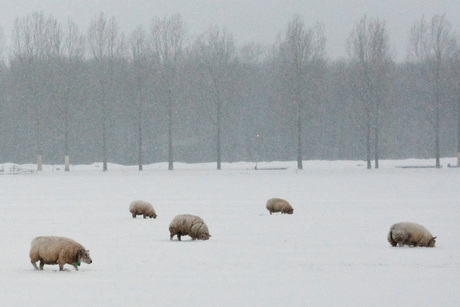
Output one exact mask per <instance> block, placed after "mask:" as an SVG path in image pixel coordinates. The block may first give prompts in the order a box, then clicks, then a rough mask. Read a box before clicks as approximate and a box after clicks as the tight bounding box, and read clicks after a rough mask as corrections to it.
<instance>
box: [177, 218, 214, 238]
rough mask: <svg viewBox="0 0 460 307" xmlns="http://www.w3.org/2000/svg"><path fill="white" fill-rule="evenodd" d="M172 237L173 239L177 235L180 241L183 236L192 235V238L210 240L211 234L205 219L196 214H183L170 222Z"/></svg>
mask: <svg viewBox="0 0 460 307" xmlns="http://www.w3.org/2000/svg"><path fill="white" fill-rule="evenodd" d="M169 233H170V234H171V237H170V239H171V240H172V239H173V237H174V236H175V235H177V239H178V240H179V241H180V237H181V236H187V235H188V236H190V237H192V240H195V239H198V240H208V239H209V237H211V235H210V234H209V230H208V226H206V224H205V223H204V221H203V220H202V219H201V218H200V217H198V216H195V215H190V214H182V215H177V216H176V217H174V218H173V220H172V221H171V223H170V224H169Z"/></svg>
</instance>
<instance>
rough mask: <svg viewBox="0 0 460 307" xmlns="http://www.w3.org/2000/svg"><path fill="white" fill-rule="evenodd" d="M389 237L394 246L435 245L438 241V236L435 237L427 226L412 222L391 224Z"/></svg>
mask: <svg viewBox="0 0 460 307" xmlns="http://www.w3.org/2000/svg"><path fill="white" fill-rule="evenodd" d="M387 239H388V242H390V244H391V245H392V246H396V245H398V246H403V245H409V246H425V247H434V245H435V243H436V240H435V239H436V237H433V236H432V235H431V233H430V232H429V231H428V230H427V229H426V228H425V227H423V226H422V225H420V224H417V223H410V222H402V223H396V224H394V225H393V226H391V228H390V232H389V233H388V236H387Z"/></svg>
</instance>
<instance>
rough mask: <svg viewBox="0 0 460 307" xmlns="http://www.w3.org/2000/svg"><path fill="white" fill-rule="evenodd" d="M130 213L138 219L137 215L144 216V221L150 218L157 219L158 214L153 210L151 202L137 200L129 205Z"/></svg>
mask: <svg viewBox="0 0 460 307" xmlns="http://www.w3.org/2000/svg"><path fill="white" fill-rule="evenodd" d="M129 212H131V214H132V215H133V218H136V215H143V216H144V219H145V218H146V217H147V216H148V217H150V218H153V219H156V218H157V214H156V213H155V210H153V207H152V205H151V204H150V203H149V202H146V201H143V200H135V201H133V202H131V204H130V205H129Z"/></svg>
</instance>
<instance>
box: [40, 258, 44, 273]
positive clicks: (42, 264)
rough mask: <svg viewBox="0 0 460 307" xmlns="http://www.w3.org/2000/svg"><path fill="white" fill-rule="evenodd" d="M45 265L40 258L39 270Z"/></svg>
mask: <svg viewBox="0 0 460 307" xmlns="http://www.w3.org/2000/svg"><path fill="white" fill-rule="evenodd" d="M44 266H45V263H44V262H43V261H41V260H40V270H41V271H43V267H44Z"/></svg>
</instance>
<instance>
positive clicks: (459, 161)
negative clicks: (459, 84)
mask: <svg viewBox="0 0 460 307" xmlns="http://www.w3.org/2000/svg"><path fill="white" fill-rule="evenodd" d="M457 167H460V97H459V98H458V99H457Z"/></svg>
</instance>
